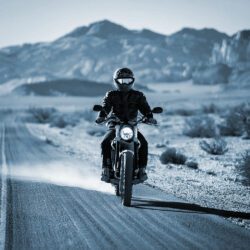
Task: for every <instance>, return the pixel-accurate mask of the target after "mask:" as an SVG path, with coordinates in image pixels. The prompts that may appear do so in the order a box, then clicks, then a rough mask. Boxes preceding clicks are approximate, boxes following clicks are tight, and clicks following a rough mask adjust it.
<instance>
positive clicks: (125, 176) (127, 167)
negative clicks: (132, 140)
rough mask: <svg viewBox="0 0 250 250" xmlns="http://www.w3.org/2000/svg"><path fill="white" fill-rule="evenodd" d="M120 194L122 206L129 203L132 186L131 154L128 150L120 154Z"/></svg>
mask: <svg viewBox="0 0 250 250" xmlns="http://www.w3.org/2000/svg"><path fill="white" fill-rule="evenodd" d="M120 171H121V172H120V183H119V186H120V189H119V191H120V195H121V201H122V204H123V205H124V206H127V207H129V206H130V205H131V198H132V187H133V155H132V154H131V153H130V152H129V151H128V152H124V153H123V154H122V156H121V170H120Z"/></svg>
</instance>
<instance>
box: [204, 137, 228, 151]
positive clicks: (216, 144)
mask: <svg viewBox="0 0 250 250" xmlns="http://www.w3.org/2000/svg"><path fill="white" fill-rule="evenodd" d="M200 147H201V148H202V149H203V150H204V151H206V152H207V153H209V154H212V155H223V154H225V153H226V152H227V151H228V148H227V142H226V141H225V140H223V139H222V138H214V139H212V140H211V141H209V142H208V141H205V140H202V141H201V142H200Z"/></svg>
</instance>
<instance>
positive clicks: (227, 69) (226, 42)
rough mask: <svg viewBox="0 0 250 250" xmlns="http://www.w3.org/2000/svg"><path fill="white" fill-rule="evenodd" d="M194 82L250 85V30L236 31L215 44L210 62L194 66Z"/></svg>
mask: <svg viewBox="0 0 250 250" xmlns="http://www.w3.org/2000/svg"><path fill="white" fill-rule="evenodd" d="M193 79H194V82H196V83H203V84H204V83H205V84H206V83H230V84H231V85H235V86H239V87H243V86H250V30H243V31H239V32H237V33H236V34H235V35H233V36H232V37H229V38H226V39H223V41H222V42H221V43H220V44H215V45H214V48H213V51H212V55H211V63H210V64H209V65H205V66H204V65H203V66H201V67H198V68H196V70H195V72H194V73H193Z"/></svg>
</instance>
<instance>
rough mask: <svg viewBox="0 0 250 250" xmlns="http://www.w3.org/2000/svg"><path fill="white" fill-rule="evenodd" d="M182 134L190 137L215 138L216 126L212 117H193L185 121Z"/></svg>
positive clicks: (216, 133)
mask: <svg viewBox="0 0 250 250" xmlns="http://www.w3.org/2000/svg"><path fill="white" fill-rule="evenodd" d="M183 134H184V135H187V136H190V137H207V138H211V137H215V136H217V135H218V131H217V126H216V124H215V121H214V119H213V118H212V117H209V116H195V117H191V118H188V119H186V123H185V127H184V130H183Z"/></svg>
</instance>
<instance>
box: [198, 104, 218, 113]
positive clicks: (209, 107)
mask: <svg viewBox="0 0 250 250" xmlns="http://www.w3.org/2000/svg"><path fill="white" fill-rule="evenodd" d="M201 111H202V112H203V113H205V114H214V113H217V112H218V111H219V107H218V106H216V105H215V104H214V103H210V104H209V105H203V106H202V108H201Z"/></svg>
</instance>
